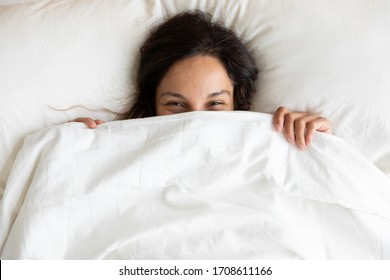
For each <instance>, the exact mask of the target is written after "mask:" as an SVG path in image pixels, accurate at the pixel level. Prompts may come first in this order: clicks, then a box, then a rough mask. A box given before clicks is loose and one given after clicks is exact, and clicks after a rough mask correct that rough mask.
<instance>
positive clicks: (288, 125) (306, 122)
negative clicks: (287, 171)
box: [273, 106, 332, 150]
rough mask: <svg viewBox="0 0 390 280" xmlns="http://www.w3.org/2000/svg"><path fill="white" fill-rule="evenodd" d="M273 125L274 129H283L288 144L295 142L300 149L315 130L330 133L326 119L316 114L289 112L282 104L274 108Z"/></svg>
mask: <svg viewBox="0 0 390 280" xmlns="http://www.w3.org/2000/svg"><path fill="white" fill-rule="evenodd" d="M273 125H274V129H275V130H276V131H278V132H282V131H283V134H284V136H285V137H286V139H287V141H288V142H289V143H290V144H296V145H297V147H298V149H300V150H305V149H306V148H307V146H309V145H310V144H311V142H312V140H313V135H314V132H315V131H319V132H325V133H329V134H332V131H331V127H330V122H329V120H328V119H326V118H323V117H321V116H319V115H317V114H309V113H306V112H290V111H289V110H287V109H286V108H285V107H283V106H282V107H279V108H278V109H277V110H276V112H275V114H274V118H273Z"/></svg>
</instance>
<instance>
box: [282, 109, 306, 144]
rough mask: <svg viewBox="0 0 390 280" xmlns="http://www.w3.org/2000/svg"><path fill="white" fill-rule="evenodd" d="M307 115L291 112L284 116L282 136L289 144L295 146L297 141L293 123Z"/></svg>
mask: <svg viewBox="0 0 390 280" xmlns="http://www.w3.org/2000/svg"><path fill="white" fill-rule="evenodd" d="M307 115H308V114H307V113H299V112H292V113H288V114H286V115H285V116H284V126H283V127H284V136H285V137H286V139H287V141H288V142H289V143H290V144H295V143H296V140H297V136H296V128H295V121H296V120H297V119H299V118H303V117H305V116H307Z"/></svg>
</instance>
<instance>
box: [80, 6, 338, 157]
mask: <svg viewBox="0 0 390 280" xmlns="http://www.w3.org/2000/svg"><path fill="white" fill-rule="evenodd" d="M257 75H258V69H257V67H256V65H255V61H254V58H253V56H252V55H251V53H250V52H249V50H248V48H247V47H246V46H245V45H244V43H243V42H242V41H241V40H240V39H239V38H238V37H237V35H236V34H235V33H234V32H232V31H231V30H229V29H227V28H225V27H224V26H223V25H221V24H219V23H216V22H213V21H212V20H211V15H210V14H207V13H203V12H201V11H192V12H185V13H181V14H178V15H176V16H174V17H172V18H170V19H168V20H167V21H165V22H164V23H162V24H161V25H159V26H157V27H156V28H155V29H154V30H152V32H151V33H150V35H149V37H148V38H147V39H146V41H145V42H144V44H143V45H142V47H141V48H140V57H139V64H138V71H137V76H136V82H135V84H136V91H135V93H134V100H131V102H129V104H128V105H127V106H126V108H125V109H124V111H123V113H122V114H120V115H119V117H118V119H121V120H123V119H134V118H145V117H152V116H162V115H170V114H177V113H182V112H190V111H203V110H209V111H232V110H249V109H250V107H251V102H252V99H253V95H254V94H255V92H256V85H255V82H256V79H257ZM74 121H77V122H84V123H85V124H86V125H87V126H88V127H90V128H95V127H97V125H99V124H102V123H104V122H103V121H102V120H93V119H91V118H78V119H76V120H74ZM273 125H274V128H275V130H276V131H279V132H283V133H284V135H285V137H286V139H287V140H288V141H289V142H290V143H291V144H296V145H297V147H298V148H299V149H302V150H303V149H305V148H306V147H307V145H309V144H310V143H311V141H312V138H313V134H314V132H315V131H320V132H326V133H331V128H330V124H329V121H328V120H327V119H325V118H322V117H320V116H318V115H316V114H309V113H305V112H290V111H289V110H287V109H286V108H284V107H280V108H278V109H277V111H276V112H275V114H274V118H273Z"/></svg>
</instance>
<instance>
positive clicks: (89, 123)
mask: <svg viewBox="0 0 390 280" xmlns="http://www.w3.org/2000/svg"><path fill="white" fill-rule="evenodd" d="M74 121H75V122H82V123H85V124H86V125H87V126H88V128H96V127H97V124H96V122H95V121H94V120H93V119H91V118H77V119H75V120H74Z"/></svg>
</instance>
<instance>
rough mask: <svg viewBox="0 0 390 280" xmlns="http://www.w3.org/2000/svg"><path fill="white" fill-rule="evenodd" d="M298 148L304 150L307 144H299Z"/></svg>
mask: <svg viewBox="0 0 390 280" xmlns="http://www.w3.org/2000/svg"><path fill="white" fill-rule="evenodd" d="M298 149H300V150H302V151H303V150H304V149H306V146H305V145H304V144H298Z"/></svg>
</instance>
